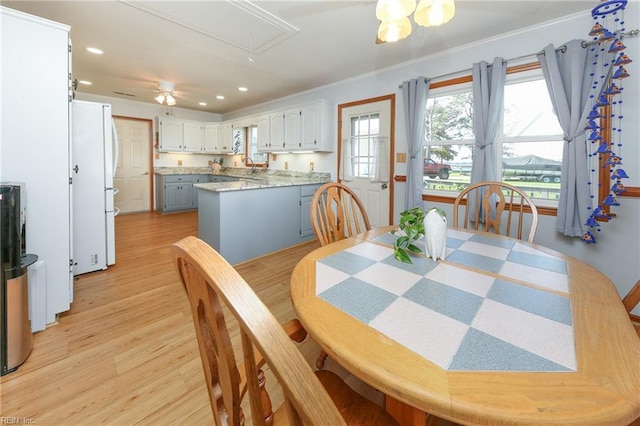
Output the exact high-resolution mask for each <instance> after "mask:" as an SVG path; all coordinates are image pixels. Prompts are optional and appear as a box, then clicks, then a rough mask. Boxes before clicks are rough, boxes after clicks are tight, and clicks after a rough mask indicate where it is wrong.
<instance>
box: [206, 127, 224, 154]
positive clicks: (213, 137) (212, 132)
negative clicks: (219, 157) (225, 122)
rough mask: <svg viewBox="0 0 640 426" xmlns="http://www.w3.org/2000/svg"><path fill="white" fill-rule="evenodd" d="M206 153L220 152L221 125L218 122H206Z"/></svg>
mask: <svg viewBox="0 0 640 426" xmlns="http://www.w3.org/2000/svg"><path fill="white" fill-rule="evenodd" d="M202 152H203V153H204V154H220V125H219V124H218V123H205V124H204V149H203V151H202Z"/></svg>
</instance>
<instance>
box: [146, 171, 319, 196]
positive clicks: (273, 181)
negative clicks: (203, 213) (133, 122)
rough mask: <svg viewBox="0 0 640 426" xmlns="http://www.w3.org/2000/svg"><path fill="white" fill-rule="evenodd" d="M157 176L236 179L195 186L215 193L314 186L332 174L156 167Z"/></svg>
mask: <svg viewBox="0 0 640 426" xmlns="http://www.w3.org/2000/svg"><path fill="white" fill-rule="evenodd" d="M153 172H154V173H155V174H157V175H180V174H183V175H193V174H207V175H215V176H229V177H235V178H238V179H239V180H237V181H234V182H211V183H196V184H194V185H193V186H194V187H195V188H200V189H204V190H208V191H213V192H224V191H238V190H246V189H260V188H275V187H279V186H296V185H313V184H321V183H326V182H330V181H331V173H323V172H308V173H305V172H294V171H289V170H270V169H258V170H256V173H251V168H238V167H224V168H222V170H220V172H218V173H214V172H213V170H212V169H211V168H209V167H156V168H154V170H153Z"/></svg>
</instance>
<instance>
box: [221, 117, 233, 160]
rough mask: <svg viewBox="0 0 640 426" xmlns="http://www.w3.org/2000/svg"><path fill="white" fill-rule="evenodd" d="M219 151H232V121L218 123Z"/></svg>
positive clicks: (226, 152) (225, 152)
mask: <svg viewBox="0 0 640 426" xmlns="http://www.w3.org/2000/svg"><path fill="white" fill-rule="evenodd" d="M220 152H221V153H222V154H228V153H231V152H233V123H231V122H230V121H227V122H222V123H220Z"/></svg>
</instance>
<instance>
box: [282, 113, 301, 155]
mask: <svg viewBox="0 0 640 426" xmlns="http://www.w3.org/2000/svg"><path fill="white" fill-rule="evenodd" d="M300 117H301V111H300V108H295V109H290V110H287V111H285V112H284V138H283V139H284V145H283V147H284V149H285V151H293V150H296V149H298V146H299V145H300V137H301V136H302V135H301V134H300Z"/></svg>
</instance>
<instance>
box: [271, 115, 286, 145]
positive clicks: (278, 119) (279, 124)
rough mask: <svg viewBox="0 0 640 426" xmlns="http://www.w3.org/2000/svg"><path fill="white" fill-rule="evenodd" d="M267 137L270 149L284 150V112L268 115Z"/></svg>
mask: <svg viewBox="0 0 640 426" xmlns="http://www.w3.org/2000/svg"><path fill="white" fill-rule="evenodd" d="M269 135H270V137H269V139H270V141H271V150H272V151H282V150H284V113H282V112H278V113H275V114H271V115H269Z"/></svg>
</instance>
